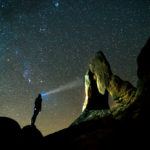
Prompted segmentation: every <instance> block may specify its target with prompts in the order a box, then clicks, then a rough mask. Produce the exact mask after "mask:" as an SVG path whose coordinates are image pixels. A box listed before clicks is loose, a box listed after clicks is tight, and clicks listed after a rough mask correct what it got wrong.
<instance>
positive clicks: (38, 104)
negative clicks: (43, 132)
mask: <svg viewBox="0 0 150 150" xmlns="http://www.w3.org/2000/svg"><path fill="white" fill-rule="evenodd" d="M34 104H35V105H34V113H33V116H32V118H31V125H32V126H34V124H35V121H36V117H37V115H38V114H39V112H40V111H41V108H42V96H41V94H39V95H38V97H37V98H36V99H35V103H34Z"/></svg>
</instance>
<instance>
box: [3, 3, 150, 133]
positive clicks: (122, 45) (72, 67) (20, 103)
mask: <svg viewBox="0 0 150 150" xmlns="http://www.w3.org/2000/svg"><path fill="white" fill-rule="evenodd" d="M149 36H150V1H149V0H114V1H110V0H68V1H67V0H0V116H8V117H11V118H13V119H15V120H17V121H18V122H19V124H20V125H21V126H25V125H27V124H30V119H31V116H32V113H33V104H34V100H35V98H36V97H37V96H38V93H39V92H41V91H49V90H50V89H55V88H57V87H59V86H60V85H65V83H69V82H71V81H73V80H75V79H77V78H81V79H83V81H84V74H85V72H86V70H87V68H88V62H89V60H90V58H91V57H92V56H93V55H94V53H95V52H97V51H99V50H102V51H103V52H104V53H105V55H106V57H107V58H108V60H109V62H110V64H111V66H112V70H113V72H114V73H116V74H118V75H119V76H120V77H122V78H123V79H125V80H129V81H130V82H132V83H133V84H134V85H136V80H137V77H136V57H137V55H138V53H139V51H140V49H141V47H142V46H143V45H144V44H145V42H146V40H147V39H148V37H149ZM47 99H48V100H45V101H43V108H42V112H41V113H40V114H39V116H38V118H37V122H36V125H37V127H38V128H39V129H40V130H41V132H42V133H43V134H44V135H46V134H49V133H52V132H55V131H57V130H60V129H62V128H65V127H67V126H69V124H71V123H72V122H73V121H74V120H75V119H76V118H77V117H78V116H79V115H80V113H81V110H82V104H83V101H84V84H83V86H80V87H79V88H74V89H71V90H68V91H65V92H61V93H58V94H56V95H51V96H50V97H48V98H47Z"/></svg>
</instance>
